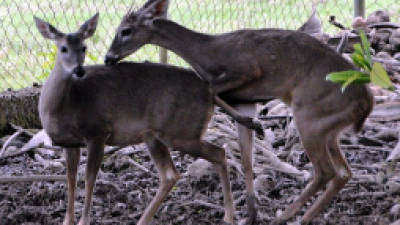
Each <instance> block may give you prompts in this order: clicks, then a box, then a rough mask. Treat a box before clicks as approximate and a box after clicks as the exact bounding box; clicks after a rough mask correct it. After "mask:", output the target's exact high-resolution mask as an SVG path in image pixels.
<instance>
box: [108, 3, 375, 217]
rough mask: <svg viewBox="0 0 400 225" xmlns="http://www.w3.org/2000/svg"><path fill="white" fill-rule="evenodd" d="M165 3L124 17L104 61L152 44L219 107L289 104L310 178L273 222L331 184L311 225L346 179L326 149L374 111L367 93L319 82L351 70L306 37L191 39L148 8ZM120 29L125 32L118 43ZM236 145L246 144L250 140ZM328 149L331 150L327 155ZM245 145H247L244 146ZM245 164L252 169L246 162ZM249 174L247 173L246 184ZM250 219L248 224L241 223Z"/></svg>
mask: <svg viewBox="0 0 400 225" xmlns="http://www.w3.org/2000/svg"><path fill="white" fill-rule="evenodd" d="M167 1H168V0H153V1H152V4H150V5H148V7H147V8H143V9H141V10H139V11H138V12H135V13H131V14H130V15H129V16H128V17H129V18H130V19H127V18H128V17H125V18H124V19H123V21H122V22H121V24H120V26H119V28H118V30H117V34H116V36H115V39H114V41H113V43H112V45H111V47H110V49H109V51H108V53H107V56H106V61H110V62H112V61H116V60H120V59H122V58H124V57H126V56H128V55H129V54H131V53H133V52H135V51H136V50H138V49H139V48H140V47H141V46H143V45H145V44H156V45H159V46H161V47H164V48H167V49H169V50H171V51H173V52H175V53H176V54H178V55H179V56H181V57H182V58H183V59H185V60H186V61H187V62H188V63H189V64H190V65H191V66H192V67H193V68H194V69H195V70H196V71H197V72H198V73H199V74H200V76H201V77H203V78H204V79H205V80H207V81H209V82H210V83H211V85H212V87H213V89H214V90H216V93H221V94H220V96H221V97H222V98H223V99H224V100H226V101H232V102H238V101H239V102H240V101H242V102H247V103H256V102H263V101H268V100H270V99H271V98H280V99H282V100H283V101H284V102H285V103H287V104H288V105H290V106H291V107H292V109H293V114H294V117H295V120H296V124H297V127H298V129H299V132H300V136H301V139H302V142H303V144H304V147H305V150H306V152H307V155H308V156H309V158H310V160H311V161H312V163H313V166H314V171H315V174H316V176H315V179H314V181H313V185H311V188H308V189H307V190H306V191H305V192H304V193H303V194H302V195H301V196H300V197H299V199H298V200H296V202H295V203H293V204H292V205H291V206H290V207H288V209H287V210H286V211H285V213H284V214H283V215H282V216H281V217H280V218H278V220H277V222H281V221H286V220H288V219H289V218H291V217H292V216H294V215H295V214H296V212H297V211H298V210H299V209H300V207H301V206H302V205H303V204H304V203H305V202H306V201H307V200H308V199H309V198H310V197H311V196H312V195H314V194H315V193H316V192H317V191H318V190H320V189H322V187H323V186H324V185H325V184H326V183H327V182H331V183H332V185H331V186H330V187H329V188H328V189H327V190H326V192H325V194H324V195H322V197H321V200H320V201H318V202H316V203H315V204H314V205H313V206H312V207H311V208H310V209H309V211H307V213H306V214H305V216H304V218H303V221H304V222H305V223H307V222H309V221H311V220H312V218H313V217H315V216H316V215H317V214H318V212H320V211H321V210H322V209H323V207H324V206H325V205H326V203H327V202H328V201H329V200H330V199H331V198H332V197H333V196H334V195H335V194H336V193H337V192H339V190H340V189H341V188H342V187H343V186H344V184H345V183H346V182H347V181H348V179H347V178H349V177H351V171H350V169H349V167H348V165H347V162H346V160H345V159H344V158H343V157H342V155H341V153H340V150H339V148H338V147H337V146H336V145H335V144H332V143H335V142H336V141H337V137H338V135H339V134H340V132H341V131H342V130H343V129H344V128H346V127H348V126H353V127H354V129H355V130H360V129H361V127H362V124H363V122H364V121H365V118H366V117H367V116H368V114H369V113H370V112H371V110H372V107H373V97H372V95H371V93H370V90H369V88H368V87H367V86H365V85H350V86H349V87H348V88H347V89H346V91H345V92H344V93H342V92H341V89H340V85H338V84H335V83H331V82H329V81H326V79H325V78H326V75H327V74H328V73H330V72H336V71H343V70H349V69H354V67H353V66H352V65H351V64H350V63H349V62H347V61H346V60H345V59H344V58H343V57H341V55H339V54H338V53H336V52H335V51H334V50H332V49H330V48H329V47H328V46H326V45H325V44H323V43H322V42H320V41H318V40H317V39H315V38H313V37H311V36H309V35H308V34H305V33H302V32H298V31H290V30H281V29H244V30H238V31H234V32H229V33H223V34H217V35H209V34H203V33H197V32H194V31H191V30H189V29H187V28H185V27H183V26H180V25H178V24H176V23H175V22H173V21H171V20H168V19H165V18H159V17H157V15H156V14H152V13H151V12H153V11H152V10H154V8H156V9H157V10H166V9H160V8H159V7H155V6H159V4H163V3H164V2H167ZM123 29H130V30H131V31H132V32H131V34H130V35H128V36H127V37H122V35H121V33H120V32H121V30H123ZM242 139H243V140H245V139H247V140H246V142H251V138H250V139H249V138H241V140H242ZM328 143H331V146H333V147H331V148H329V149H328V148H327V146H328ZM246 145H247V146H250V147H251V143H246ZM242 151H243V149H242ZM243 152H244V151H243ZM245 154H251V151H246V153H245ZM246 158H251V157H247V156H246ZM244 165H245V167H246V168H251V160H248V161H246V162H244ZM251 174H252V173H250V172H249V173H247V172H246V178H248V177H247V176H250V175H251ZM343 177H344V178H343ZM246 186H247V187H248V192H249V194H250V195H251V193H254V192H253V190H252V184H251V183H249V182H246ZM249 207H252V206H249ZM253 221H254V218H252V219H250V222H249V223H248V224H251V223H252V222H253Z"/></svg>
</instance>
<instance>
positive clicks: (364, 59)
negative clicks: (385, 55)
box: [326, 31, 395, 91]
mask: <svg viewBox="0 0 400 225" xmlns="http://www.w3.org/2000/svg"><path fill="white" fill-rule="evenodd" d="M360 38H361V44H360V43H357V44H354V53H353V54H352V55H351V58H352V60H353V63H354V65H356V66H357V67H359V68H360V70H348V71H341V72H334V73H330V74H328V75H327V76H326V79H327V80H330V81H332V82H335V83H339V84H341V85H342V91H345V89H346V87H347V86H349V85H350V84H364V83H370V82H372V83H373V84H375V85H377V86H379V87H382V88H385V89H388V90H391V91H394V90H395V88H394V86H393V84H392V82H391V81H390V78H389V76H388V74H387V73H386V71H385V69H384V68H383V66H382V64H380V63H377V62H375V63H372V57H371V46H370V43H369V41H368V39H367V36H366V35H365V33H364V31H360Z"/></svg>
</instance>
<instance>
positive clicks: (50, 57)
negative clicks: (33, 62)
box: [38, 45, 57, 79]
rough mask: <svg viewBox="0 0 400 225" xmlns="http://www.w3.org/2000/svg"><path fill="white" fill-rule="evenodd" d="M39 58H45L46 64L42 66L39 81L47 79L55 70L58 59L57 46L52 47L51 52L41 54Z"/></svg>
mask: <svg viewBox="0 0 400 225" xmlns="http://www.w3.org/2000/svg"><path fill="white" fill-rule="evenodd" d="M38 56H39V57H43V58H44V62H43V64H42V65H41V68H42V71H43V72H42V74H40V75H39V79H46V78H47V77H48V76H49V75H50V72H51V70H52V69H53V68H54V65H55V63H56V57H57V47H56V45H52V46H51V49H50V51H49V52H39V54H38Z"/></svg>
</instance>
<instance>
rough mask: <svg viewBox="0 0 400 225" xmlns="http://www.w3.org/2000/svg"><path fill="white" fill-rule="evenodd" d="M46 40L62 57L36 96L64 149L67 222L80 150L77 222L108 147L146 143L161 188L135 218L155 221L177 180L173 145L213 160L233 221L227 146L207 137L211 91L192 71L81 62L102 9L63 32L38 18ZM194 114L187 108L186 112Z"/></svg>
mask: <svg viewBox="0 0 400 225" xmlns="http://www.w3.org/2000/svg"><path fill="white" fill-rule="evenodd" d="M34 20H35V23H36V27H37V29H38V30H39V32H40V33H41V35H42V36H43V37H44V38H47V39H50V40H52V41H54V42H55V44H56V46H57V57H56V62H55V66H54V68H53V70H52V71H51V73H50V76H49V77H48V79H47V80H46V82H45V83H44V85H43V87H42V90H41V93H40V98H39V106H38V109H39V115H40V120H41V123H42V126H43V128H44V130H45V131H46V133H47V134H48V135H49V137H50V138H51V140H52V142H53V144H54V145H58V146H61V147H63V148H64V152H65V158H66V168H67V169H66V170H67V186H68V193H67V199H68V203H67V210H66V215H65V218H64V222H63V224H64V225H73V224H74V199H75V190H76V181H77V170H78V164H79V160H80V148H81V147H84V146H87V152H88V156H87V157H88V158H87V164H86V174H85V200H84V208H83V211H82V217H81V219H80V220H79V225H89V224H90V209H91V202H92V194H93V188H94V185H95V181H96V176H97V173H98V171H99V168H100V166H101V163H102V159H103V156H104V147H105V145H113V146H128V145H133V144H137V143H142V142H144V143H146V144H147V146H148V151H149V154H150V156H151V159H152V161H153V162H154V164H155V166H156V169H157V170H158V172H159V180H160V185H159V189H158V191H157V193H156V195H155V197H154V198H153V199H152V201H151V202H150V204H149V205H148V206H147V208H146V210H145V211H144V213H143V214H142V216H141V217H140V220H139V221H138V222H137V224H138V225H147V224H150V222H151V220H152V218H153V216H154V214H155V213H156V212H157V209H158V208H159V206H160V204H161V203H162V201H163V200H164V199H165V197H166V196H167V195H168V193H169V192H170V191H171V189H172V188H173V186H174V184H175V183H176V182H177V181H178V180H179V178H180V175H179V174H178V172H177V170H176V168H175V166H174V164H173V162H172V159H171V156H170V153H169V150H168V148H173V149H175V150H178V151H181V152H183V153H185V154H189V155H192V156H194V157H200V158H204V159H206V160H209V161H210V162H212V163H213V164H214V166H215V168H216V170H217V172H218V174H219V177H220V181H221V186H222V192H223V196H224V200H223V201H224V203H223V204H224V208H225V215H224V218H223V220H224V222H226V223H228V224H233V222H234V221H233V220H234V207H233V200H232V192H231V186H230V182H229V178H228V169H227V163H226V159H225V151H224V149H223V148H221V147H218V146H216V145H214V144H212V143H209V142H206V141H203V140H202V139H201V138H202V135H203V133H204V132H205V130H206V129H207V123H208V121H209V120H210V118H211V115H212V113H213V108H214V104H213V94H212V91H211V90H210V88H209V85H207V84H206V83H205V82H203V81H202V80H201V79H199V78H198V77H196V74H195V73H194V72H193V71H192V70H188V69H183V68H178V67H174V66H168V65H162V64H154V63H134V62H125V63H119V64H117V65H113V66H106V65H90V66H83V63H84V59H85V52H86V45H85V43H84V41H85V39H87V38H89V37H90V36H92V35H93V34H94V32H95V29H96V26H97V23H98V14H96V15H94V16H93V17H92V18H90V19H89V20H87V21H86V22H85V23H84V24H83V25H81V26H80V28H79V29H78V30H77V31H76V32H74V33H67V34H66V33H62V32H61V31H59V30H58V29H57V28H55V27H54V26H52V25H51V24H49V23H47V22H45V21H43V20H41V19H39V18H37V17H35V18H34ZM188 112H190V113H188Z"/></svg>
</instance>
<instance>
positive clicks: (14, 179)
mask: <svg viewBox="0 0 400 225" xmlns="http://www.w3.org/2000/svg"><path fill="white" fill-rule="evenodd" d="M35 181H40V182H43V181H67V177H66V176H65V175H29V176H0V183H11V182H35Z"/></svg>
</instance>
